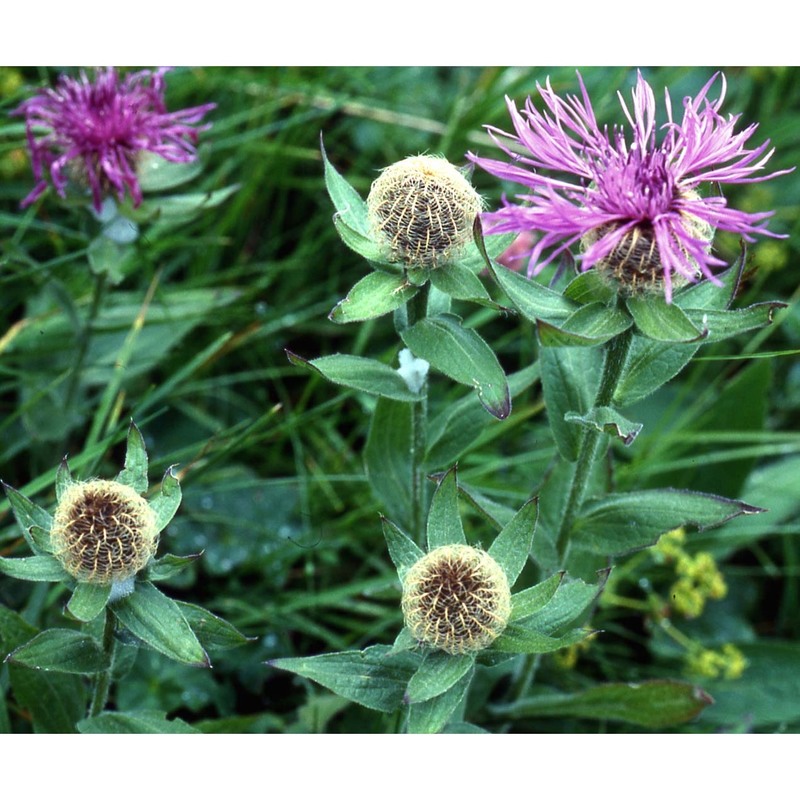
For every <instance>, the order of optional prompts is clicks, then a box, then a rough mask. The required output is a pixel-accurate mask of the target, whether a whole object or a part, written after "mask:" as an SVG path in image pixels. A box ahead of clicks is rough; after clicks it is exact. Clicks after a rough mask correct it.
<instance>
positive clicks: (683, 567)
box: [654, 528, 728, 619]
mask: <svg viewBox="0 0 800 800" xmlns="http://www.w3.org/2000/svg"><path fill="white" fill-rule="evenodd" d="M685 540H686V532H685V531H684V530H683V528H677V529H676V530H674V531H670V532H669V533H667V534H664V536H662V537H661V539H660V540H659V542H658V544H657V545H656V546H655V548H654V549H655V551H656V553H657V555H659V556H660V557H661V558H663V559H664V561H666V562H671V563H674V564H675V573H676V575H677V576H678V579H677V580H676V581H675V583H673V584H672V586H671V588H670V597H671V605H672V607H673V608H674V609H675V610H676V611H677V612H678V613H679V614H682V615H683V616H684V617H687V618H690V619H691V618H694V617H699V616H700V614H702V613H703V609H704V608H705V604H706V602H707V601H708V600H721V599H722V598H723V597H725V595H726V594H727V592H728V587H727V585H726V584H725V579H724V578H723V576H722V573H721V572H720V571H719V567H718V566H717V563H716V561H715V560H714V557H713V556H712V555H711V553H708V552H705V551H702V552H700V553H696V554H695V555H691V554H689V553H687V552H686V550H685V549H684V547H683V543H684V542H685Z"/></svg>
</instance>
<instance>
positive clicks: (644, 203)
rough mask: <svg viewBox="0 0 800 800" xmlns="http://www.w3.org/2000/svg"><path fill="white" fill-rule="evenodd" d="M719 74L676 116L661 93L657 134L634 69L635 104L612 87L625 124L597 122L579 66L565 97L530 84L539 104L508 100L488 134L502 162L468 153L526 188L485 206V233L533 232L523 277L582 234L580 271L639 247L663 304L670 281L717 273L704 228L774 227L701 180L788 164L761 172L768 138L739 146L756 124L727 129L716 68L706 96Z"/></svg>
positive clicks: (735, 179) (649, 100) (740, 176)
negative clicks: (507, 126)
mask: <svg viewBox="0 0 800 800" xmlns="http://www.w3.org/2000/svg"><path fill="white" fill-rule="evenodd" d="M717 77H718V75H714V76H713V77H712V78H711V79H710V80H709V81H708V82H707V83H706V85H705V86H704V87H703V88H702V89H701V90H700V92H699V93H698V94H697V95H696V96H695V97H687V98H685V99H684V101H683V118H682V119H681V120H680V121H679V120H678V119H673V116H672V104H671V101H670V97H669V94H667V95H666V122H665V123H664V124H663V125H662V126H661V131H662V132H663V135H662V136H661V137H660V141H658V138H659V137H658V133H657V131H658V126H657V125H656V102H655V96H654V94H653V90H652V89H651V88H650V86H649V84H648V83H647V81H646V80H645V79H644V78H643V77H642V75H641V74H639V76H638V79H637V82H636V87H635V88H634V90H633V98H632V99H633V108H632V111H630V110H629V108H628V106H627V105H626V103H625V101H624V99H623V98H622V95H621V94H620V95H619V99H620V102H621V103H622V108H623V112H624V114H625V117H626V119H627V121H628V123H629V125H630V128H629V130H627V131H626V130H625V129H624V128H623V127H622V126H615V127H614V128H613V129H611V130H609V128H608V127H600V125H599V124H598V122H597V119H596V118H595V114H594V109H593V108H592V104H591V101H590V99H589V94H588V92H587V91H586V87H585V86H584V84H583V81H582V79H581V77H580V75H578V82H579V85H580V96H575V95H568V96H567V97H566V98H562V97H560V96H559V95H558V94H556V92H555V91H553V89H552V87H551V85H550V83H549V81H548V82H547V84H546V85H545V86H544V87H542V86H538V87H537V88H538V91H539V95H540V97H541V100H542V102H543V103H544V109H543V110H540V109H538V108H536V107H535V106H534V104H533V101H532V100H531V98H528V100H527V102H526V103H525V107H524V108H523V109H522V110H517V107H516V105H515V104H514V103H513V101H511V100H510V99H507V104H508V110H509V113H510V115H511V120H512V122H513V125H514V133H506V132H504V131H502V130H499V129H497V128H493V127H488V131H489V134H490V135H491V137H492V138H493V139H494V141H495V143H496V144H497V145H498V146H499V147H500V148H501V149H502V150H503V151H504V152H505V153H506V154H507V155H508V156H509V157H510V162H509V163H506V162H503V161H497V160H494V159H487V158H478V157H477V156H475V155H472V154H470V155H469V157H470V158H471V159H472V160H473V161H474V162H475V163H476V164H478V165H479V166H481V167H483V169H485V170H487V171H488V172H490V173H491V174H492V175H495V176H497V177H499V178H501V179H503V180H509V181H513V182H516V183H519V184H522V185H523V186H526V187H528V189H529V192H527V193H524V194H520V195H518V199H519V200H521V201H522V204H521V205H516V204H513V203H510V202H505V203H504V207H503V208H501V209H500V210H498V211H496V212H492V213H489V214H485V215H484V221H485V222H486V223H487V225H488V232H489V233H504V232H509V231H515V232H521V231H533V232H535V233H536V234H537V236H538V238H537V241H536V243H535V244H534V245H533V247H532V248H531V251H530V267H529V274H536V273H537V272H539V271H540V270H541V269H542V268H543V267H544V266H545V265H546V264H547V263H548V262H550V261H551V260H552V259H553V258H555V257H556V256H558V255H559V254H560V253H562V252H564V251H565V250H567V249H568V248H570V247H571V246H572V245H574V244H576V243H578V242H580V241H581V240H583V243H584V250H583V252H582V253H581V254H580V255H579V256H578V259H579V262H580V264H581V268H582V269H584V270H586V269H589V268H590V267H593V266H597V267H598V268H602V267H603V265H604V263H605V261H606V259H608V258H611V259H612V260H620V257H621V260H623V261H625V260H627V259H628V258H629V256H628V253H629V251H630V250H631V249H634V250H637V248H638V247H639V245H644V247H645V250H646V251H647V252H648V253H652V254H653V259H651V260H650V262H649V263H648V266H647V269H648V272H649V273H650V274H653V275H655V276H656V277H657V278H658V280H659V282H660V284H661V286H662V287H663V291H664V294H665V297H666V299H667V300H668V301H669V300H671V297H672V288H673V284H674V283H675V279H676V278H677V279H679V281H681V282H685V281H695V280H698V279H699V278H700V277H701V276H702V277H706V278H708V279H710V280H712V281H715V280H716V278H715V276H714V269H715V268H716V267H721V266H724V262H723V261H722V260H721V259H719V258H717V257H716V256H714V255H713V254H712V253H711V248H710V239H709V238H707V237H708V234H709V232H712V231H715V230H725V231H731V232H733V233H737V234H739V235H741V236H743V237H744V238H745V239H747V240H748V241H751V240H752V236H753V234H765V235H767V236H775V234H773V233H771V232H770V231H768V230H767V228H766V219H767V218H768V217H770V216H771V215H772V212H757V213H750V212H745V211H740V210H737V209H734V208H731V207H730V206H729V205H728V203H727V201H726V199H725V198H724V197H722V196H720V195H719V194H716V193H707V196H702V195H701V193H700V191H698V190H699V189H700V187H702V186H704V185H705V186H708V185H709V184H725V183H733V184H736V183H752V182H755V181H765V180H768V179H770V178H772V177H775V176H777V175H782V174H785V173H786V172H791V170H780V171H778V172H773V173H771V174H770V173H767V174H764V167H765V165H766V163H767V162H768V161H769V159H770V157H771V156H772V152H773V151H772V150H771V149H769V141H766V142H764V143H763V144H761V145H759V146H757V147H754V148H752V149H751V148H749V147H747V146H746V144H747V142H748V140H749V139H750V138H751V136H752V135H753V134H754V133H755V130H756V128H757V127H758V126H757V125H749V126H747V127H746V128H744V129H743V130H741V131H739V132H734V128H735V126H736V123H737V122H738V120H739V115H731V116H728V117H725V116H723V115H722V114H721V113H720V108H721V106H722V102H723V99H724V97H725V79H724V77H723V78H722V88H721V90H720V93H719V96H718V97H717V98H716V99H715V100H712V99H710V97H709V95H710V92H711V88H712V86H713V84H714V83H715V82H716V80H717ZM507 142H508V143H507ZM631 240H635V242H632V241H631ZM642 252H644V251H642ZM634 257H635V258H637V259H638V255H634ZM622 275H623V277H625V275H626V272H625V271H624V270H623V272H622ZM648 280H649V278H648Z"/></svg>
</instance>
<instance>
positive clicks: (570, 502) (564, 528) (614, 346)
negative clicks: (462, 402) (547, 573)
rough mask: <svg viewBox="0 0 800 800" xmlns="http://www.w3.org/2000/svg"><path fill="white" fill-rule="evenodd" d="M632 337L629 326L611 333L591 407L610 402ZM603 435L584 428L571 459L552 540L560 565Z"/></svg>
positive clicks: (608, 404)
mask: <svg viewBox="0 0 800 800" xmlns="http://www.w3.org/2000/svg"><path fill="white" fill-rule="evenodd" d="M632 338H633V333H632V330H631V329H630V328H629V329H628V330H627V331H625V332H623V333H621V334H620V335H619V336H615V337H614V338H613V339H612V340H611V341H610V342H608V344H607V345H606V358H605V362H604V363H603V375H602V378H601V379H600V386H599V388H598V390H597V396H596V398H595V407H599V406H610V405H611V402H612V400H613V397H614V391H615V390H616V388H617V384H618V383H619V379H620V377H621V376H622V371H623V369H624V367H625V362H626V360H627V358H628V351H629V350H630V346H631V341H632ZM604 436H605V434H602V433H601V432H600V431H598V430H595V429H592V428H590V429H587V430H585V431H584V434H583V440H582V442H581V447H580V450H579V452H578V460H577V461H576V462H575V472H574V473H573V475H572V482H571V484H570V488H569V494H568V496H567V502H566V505H565V507H564V514H563V515H562V517H561V526H560V527H559V530H558V538H557V540H556V543H557V547H558V553H559V556H560V558H561V563H562V565H563V564H564V563H565V561H566V557H567V550H568V548H569V532H570V530H571V529H572V524H573V522H574V521H575V517H576V516H577V515H578V513H579V512H580V507H581V504H582V503H583V498H584V495H585V494H586V487H587V485H588V483H589V477H590V475H591V473H592V467H593V466H594V464H595V461H596V460H597V457H598V455H599V451H600V444H601V442H602V440H603V439H604Z"/></svg>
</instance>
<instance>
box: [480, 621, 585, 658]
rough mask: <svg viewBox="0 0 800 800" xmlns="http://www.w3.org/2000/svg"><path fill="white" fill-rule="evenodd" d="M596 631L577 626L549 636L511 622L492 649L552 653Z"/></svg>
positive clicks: (505, 651) (506, 651) (510, 651)
mask: <svg viewBox="0 0 800 800" xmlns="http://www.w3.org/2000/svg"><path fill="white" fill-rule="evenodd" d="M592 633H594V631H589V630H584V629H583V628H576V629H575V630H572V631H569V632H568V633H565V634H564V635H563V636H558V637H554V636H548V635H547V634H544V633H539V631H535V630H532V629H530V628H527V627H523V626H522V625H520V624H519V623H511V624H510V625H508V627H507V628H506V629H505V630H504V631H503V633H502V634H500V636H499V637H498V638H497V639H495V641H494V642H493V643H492V646H491V649H492V650H494V651H495V652H499V653H552V652H554V651H556V650H560V649H561V648H562V647H569V646H570V645H573V644H577V643H578V642H582V641H583V640H584V639H585V638H586V637H587V636H590V635H591V634H592Z"/></svg>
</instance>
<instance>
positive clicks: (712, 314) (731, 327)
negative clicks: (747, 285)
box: [686, 302, 786, 342]
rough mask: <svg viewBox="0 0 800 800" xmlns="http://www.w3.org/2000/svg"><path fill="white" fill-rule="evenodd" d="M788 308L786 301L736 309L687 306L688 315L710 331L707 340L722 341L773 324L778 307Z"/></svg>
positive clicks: (696, 323)
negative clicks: (722, 309) (709, 308)
mask: <svg viewBox="0 0 800 800" xmlns="http://www.w3.org/2000/svg"><path fill="white" fill-rule="evenodd" d="M781 308H786V304H785V303H777V302H772V303H756V304H755V305H752V306H748V307H747V308H742V309H738V310H736V311H717V310H713V309H712V310H704V309H697V308H687V309H686V316H687V317H688V318H689V319H691V320H692V321H693V322H694V324H695V325H698V326H703V328H704V329H706V330H707V331H708V337H707V338H706V340H705V341H707V342H721V341H723V340H724V339H729V338H730V337H731V336H736V335H737V334H740V333H745V332H746V331H752V330H755V329H756V328H763V327H765V326H767V325H771V324H772V317H773V315H774V313H775V311H776V310H777V309H781Z"/></svg>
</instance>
